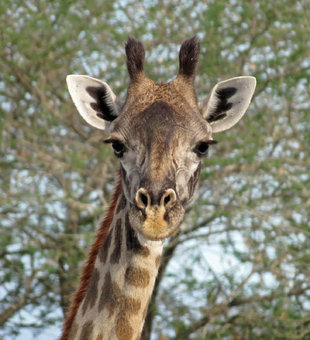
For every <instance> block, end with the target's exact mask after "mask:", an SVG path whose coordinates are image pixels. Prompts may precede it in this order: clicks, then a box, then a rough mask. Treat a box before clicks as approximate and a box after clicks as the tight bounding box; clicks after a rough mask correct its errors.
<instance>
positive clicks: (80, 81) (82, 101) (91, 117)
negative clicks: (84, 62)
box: [66, 74, 117, 130]
mask: <svg viewBox="0 0 310 340" xmlns="http://www.w3.org/2000/svg"><path fill="white" fill-rule="evenodd" d="M66 81H67V85H68V89H69V93H70V95H71V98H72V100H73V102H74V104H75V106H76V108H77V110H78V111H79V113H80V115H81V116H82V117H83V118H84V119H85V120H86V122H87V123H88V124H90V125H91V126H94V127H95V128H97V129H100V130H105V128H106V122H105V120H104V118H101V117H98V116H97V113H101V114H102V115H104V114H105V112H99V110H98V109H97V110H96V106H97V108H98V105H99V106H100V102H101V101H104V103H105V106H106V107H107V108H108V111H109V112H108V115H111V113H113V115H114V116H115V117H116V115H117V107H116V96H115V94H114V93H113V91H112V90H111V88H110V87H109V85H108V84H107V83H105V82H103V81H101V80H98V79H95V78H92V77H88V76H83V75H73V74H71V75H68V76H67V78H66ZM89 88H91V89H93V90H94V89H95V90H96V91H93V92H97V93H98V94H100V97H98V98H95V97H94V96H92V95H91V94H90V93H91V92H90V91H88V89H89ZM96 99H97V100H96ZM98 100H99V101H100V102H99V103H98ZM108 120H111V119H108Z"/></svg>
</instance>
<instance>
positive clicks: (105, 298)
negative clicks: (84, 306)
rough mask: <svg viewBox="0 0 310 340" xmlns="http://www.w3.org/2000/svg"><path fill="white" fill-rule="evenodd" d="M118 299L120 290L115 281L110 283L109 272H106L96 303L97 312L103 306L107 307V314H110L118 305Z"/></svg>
mask: <svg viewBox="0 0 310 340" xmlns="http://www.w3.org/2000/svg"><path fill="white" fill-rule="evenodd" d="M120 299H121V290H120V288H119V286H118V285H117V283H115V282H113V283H112V279H111V274H110V273H106V275H105V278H104V284H103V286H102V292H101V296H100V300H99V304H98V312H99V313H100V312H101V311H102V310H103V308H104V307H107V308H108V310H109V316H111V315H112V314H113V313H114V311H115V308H116V307H117V306H118V305H119V303H120Z"/></svg>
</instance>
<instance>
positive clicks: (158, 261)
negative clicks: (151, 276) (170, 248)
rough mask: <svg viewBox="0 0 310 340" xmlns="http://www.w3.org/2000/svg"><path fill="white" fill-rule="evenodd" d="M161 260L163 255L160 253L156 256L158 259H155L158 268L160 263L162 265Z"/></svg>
mask: <svg viewBox="0 0 310 340" xmlns="http://www.w3.org/2000/svg"><path fill="white" fill-rule="evenodd" d="M160 261H161V256H160V255H158V256H157V257H156V259H155V266H156V267H157V268H158V267H159V265H160Z"/></svg>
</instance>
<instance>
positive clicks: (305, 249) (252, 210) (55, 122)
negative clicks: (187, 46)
mask: <svg viewBox="0 0 310 340" xmlns="http://www.w3.org/2000/svg"><path fill="white" fill-rule="evenodd" d="M309 8H310V7H309V1H308V0H304V1H302V0H300V1H295V2H293V3H292V2H291V1H288V0H283V1H281V2H280V1H274V2H270V3H267V2H265V1H263V0H257V1H255V2H254V1H245V0H236V1H233V0H230V1H223V0H217V1H211V0H210V1H207V2H205V3H201V2H198V1H195V0H192V1H178V2H176V1H163V0H159V1H149V2H147V3H145V4H140V3H136V2H134V1H126V2H116V1H115V2H109V3H107V2H101V1H95V0H91V1H87V2H86V1H84V0H79V1H59V2H51V3H47V2H45V1H41V0H37V1H35V0H30V1H27V2H21V1H18V0H13V1H10V2H5V3H3V4H2V5H1V12H0V15H1V22H0V32H1V42H0V44H1V48H0V54H1V57H0V69H1V78H0V97H1V106H0V107H1V108H0V110H1V111H0V112H1V128H0V131H1V133H0V136H1V137H0V138H1V139H0V140H1V189H0V190H1V196H0V197H1V198H0V200H1V201H0V202H1V204H0V206H1V207H0V214H1V225H0V235H1V236H0V240H1V241H0V242H1V246H0V253H1V256H0V262H1V263H0V265H1V273H0V282H1V288H0V294H1V302H2V303H1V306H0V325H2V328H3V331H2V332H3V333H2V335H3V337H4V338H7V339H8V338H11V337H12V335H13V334H16V333H21V332H23V329H24V328H25V327H30V328H32V329H37V332H39V331H42V330H43V329H44V328H45V327H48V326H49V325H54V324H56V325H59V329H60V328H61V320H62V318H63V315H62V314H63V313H64V312H65V310H66V307H67V306H68V300H69V295H70V293H71V292H72V290H73V289H74V286H75V285H76V284H77V282H78V275H79V274H78V273H79V270H80V268H81V266H82V263H83V259H84V258H85V256H86V253H87V248H88V246H89V245H90V243H91V241H92V235H93V233H94V230H95V227H96V224H97V221H98V219H99V218H100V216H101V215H102V214H103V212H104V210H105V208H106V207H107V205H108V202H109V197H110V195H111V191H112V183H113V182H114V179H115V174H116V173H117V170H116V169H117V162H116V161H115V160H114V158H113V157H112V153H111V152H110V150H109V148H108V147H106V146H104V145H103V144H102V141H103V139H104V138H105V136H103V135H102V134H101V133H100V132H98V131H94V130H91V129H90V128H89V127H87V126H86V124H84V122H82V121H81V120H80V118H79V117H78V115H77V113H76V111H75V108H74V106H73V104H72V102H71V100H70V98H69V96H68V93H67V90H66V86H65V76H66V74H69V73H84V74H88V75H91V76H94V77H97V78H101V79H104V81H106V82H108V83H109V84H110V85H111V87H112V88H113V90H114V91H115V92H116V93H120V94H121V96H123V97H124V94H125V93H124V90H125V88H126V86H127V74H126V68H125V65H124V59H125V58H124V52H123V43H124V42H125V41H126V40H127V37H128V36H135V37H138V38H139V39H141V40H142V41H143V42H144V44H145V47H146V51H147V57H146V72H147V74H148V75H149V76H150V77H151V78H153V79H154V80H157V81H168V80H169V79H171V78H172V77H173V76H174V75H175V74H176V72H177V57H176V55H177V54H176V52H177V48H178V46H179V45H180V43H181V42H182V41H183V40H184V39H186V38H187V37H189V36H191V35H193V34H198V36H199V38H200V39H201V45H202V51H201V57H200V63H199V69H198V72H197V74H198V75H197V79H196V87H197V94H198V96H199V97H202V96H203V95H204V94H206V93H208V91H210V90H211V88H212V86H213V85H214V84H215V83H216V82H217V81H219V80H220V79H225V78H229V77H233V76H236V75H241V74H251V75H254V76H255V77H256V78H257V80H258V88H257V91H256V96H255V100H254V102H253V104H252V106H251V108H250V110H249V111H248V114H247V116H246V117H245V118H243V120H242V121H241V122H240V123H239V124H238V126H237V127H234V129H233V130H231V131H230V132H229V133H225V134H224V135H223V136H222V135H221V134H219V135H218V136H217V135H216V136H215V138H216V139H217V140H218V141H219V144H218V145H217V146H216V147H215V148H214V149H213V150H212V152H211V154H210V157H209V158H208V159H207V160H206V161H205V164H204V165H205V166H204V169H203V172H202V175H201V184H200V189H199V192H198V197H197V200H196V202H195V203H194V204H193V205H192V206H191V207H190V208H189V209H188V213H187V216H186V220H185V221H184V223H183V225H182V229H181V230H180V232H179V233H178V234H177V235H176V236H175V237H173V238H171V239H170V240H168V241H167V245H166V248H165V253H164V254H165V256H164V258H163V260H162V264H161V268H160V274H159V277H158V280H157V283H156V288H155V290H154V294H153V300H152V303H151V305H150V309H149V313H148V317H147V321H146V325H145V329H144V333H143V339H144V340H145V339H149V338H150V335H151V334H153V336H152V338H154V339H157V338H160V337H162V338H165V337H166V338H169V339H214V338H227V339H255V338H261V339H309V338H310V324H309V321H310V320H309V303H308V300H309V294H310V287H309V282H308V281H309V279H308V278H309V268H308V262H309V258H310V253H309V249H310V248H309V237H308V236H309V230H310V229H309V212H310V207H309V206H310V184H309V183H310V181H309V154H310V147H309V145H310V143H309V142H310V132H309V131H310V129H309V127H310V121H309V115H308V112H309V106H310V99H309V77H310V64H309V58H308V56H309V52H310V46H309V39H308V31H309V22H308V18H309V14H310V13H309ZM45 338H46V337H45Z"/></svg>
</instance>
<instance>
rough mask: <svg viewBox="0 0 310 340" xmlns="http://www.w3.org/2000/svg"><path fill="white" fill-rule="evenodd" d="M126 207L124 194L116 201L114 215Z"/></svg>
mask: <svg viewBox="0 0 310 340" xmlns="http://www.w3.org/2000/svg"><path fill="white" fill-rule="evenodd" d="M125 207H126V198H125V196H124V194H123V195H122V196H121V198H120V200H119V201H118V204H117V208H116V214H118V213H119V212H120V211H122V210H124V209H125Z"/></svg>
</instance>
